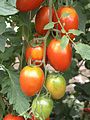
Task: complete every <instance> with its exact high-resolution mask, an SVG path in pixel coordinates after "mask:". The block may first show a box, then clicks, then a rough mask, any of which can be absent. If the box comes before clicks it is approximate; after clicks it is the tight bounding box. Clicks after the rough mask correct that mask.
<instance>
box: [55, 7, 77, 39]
mask: <svg viewBox="0 0 90 120" xmlns="http://www.w3.org/2000/svg"><path fill="white" fill-rule="evenodd" d="M64 13H68V14H69V15H68V16H66V17H61V16H62V15H63V14H64ZM57 15H58V17H59V19H60V22H61V24H62V25H63V26H64V29H65V30H66V32H68V31H69V30H70V29H76V30H77V29H78V25H79V17H78V14H77V12H76V11H75V9H74V8H73V7H71V6H62V7H60V8H59V9H58V10H57ZM53 21H54V22H58V20H57V17H56V15H55V14H54V16H53ZM56 26H58V29H59V30H61V29H62V28H61V26H60V24H55V27H56ZM62 35H64V34H62ZM70 37H71V38H72V39H73V38H74V37H75V36H74V35H72V34H70Z"/></svg>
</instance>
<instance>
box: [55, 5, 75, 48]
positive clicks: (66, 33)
mask: <svg viewBox="0 0 90 120" xmlns="http://www.w3.org/2000/svg"><path fill="white" fill-rule="evenodd" d="M53 7H54V11H55V14H56V18H57V20H58V23H59V25H60V26H61V28H62V29H64V27H63V25H62V23H61V22H60V18H59V17H58V14H57V11H56V9H55V6H54V5H53ZM64 32H65V35H66V36H67V38H68V39H69V40H70V41H71V42H72V43H73V45H74V47H75V48H76V47H77V46H76V44H75V43H74V42H73V40H72V39H71V38H70V37H69V35H68V32H66V30H65V29H64Z"/></svg>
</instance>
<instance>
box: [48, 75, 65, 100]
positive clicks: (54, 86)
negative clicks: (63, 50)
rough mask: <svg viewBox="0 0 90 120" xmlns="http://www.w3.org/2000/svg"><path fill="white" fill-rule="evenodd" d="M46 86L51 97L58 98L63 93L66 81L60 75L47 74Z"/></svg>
mask: <svg viewBox="0 0 90 120" xmlns="http://www.w3.org/2000/svg"><path fill="white" fill-rule="evenodd" d="M46 87H47V89H48V91H49V92H50V93H51V95H52V97H53V99H60V98H62V97H63V96H64V94H65V90H66V81H65V79H64V77H63V76H62V75H58V74H54V73H53V74H49V75H48V76H47V79H46Z"/></svg>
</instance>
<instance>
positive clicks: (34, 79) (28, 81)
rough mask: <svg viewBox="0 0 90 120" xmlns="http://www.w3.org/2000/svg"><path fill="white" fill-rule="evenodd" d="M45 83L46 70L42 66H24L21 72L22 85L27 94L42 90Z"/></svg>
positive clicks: (30, 94) (31, 94)
mask: <svg viewBox="0 0 90 120" xmlns="http://www.w3.org/2000/svg"><path fill="white" fill-rule="evenodd" d="M43 83H44V72H43V71H42V69H41V68H40V67H37V66H33V67H29V66H26V67H24V68H23V69H22V70H21V72H20V87H21V90H22V92H23V93H24V94H25V95H27V96H33V95H35V94H36V93H37V92H39V91H40V89H41V88H42V85H43Z"/></svg>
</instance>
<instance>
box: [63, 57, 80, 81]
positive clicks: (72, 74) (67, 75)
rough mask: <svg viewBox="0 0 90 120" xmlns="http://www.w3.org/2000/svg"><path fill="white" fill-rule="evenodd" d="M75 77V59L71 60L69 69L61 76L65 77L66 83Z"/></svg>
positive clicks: (76, 73) (76, 70) (76, 71)
mask: <svg viewBox="0 0 90 120" xmlns="http://www.w3.org/2000/svg"><path fill="white" fill-rule="evenodd" d="M76 75H78V68H77V62H76V60H75V59H73V60H72V63H71V66H70V67H69V69H68V70H67V71H65V72H64V74H63V76H64V77H65V79H66V81H69V80H70V79H72V78H73V77H75V76H76Z"/></svg>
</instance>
